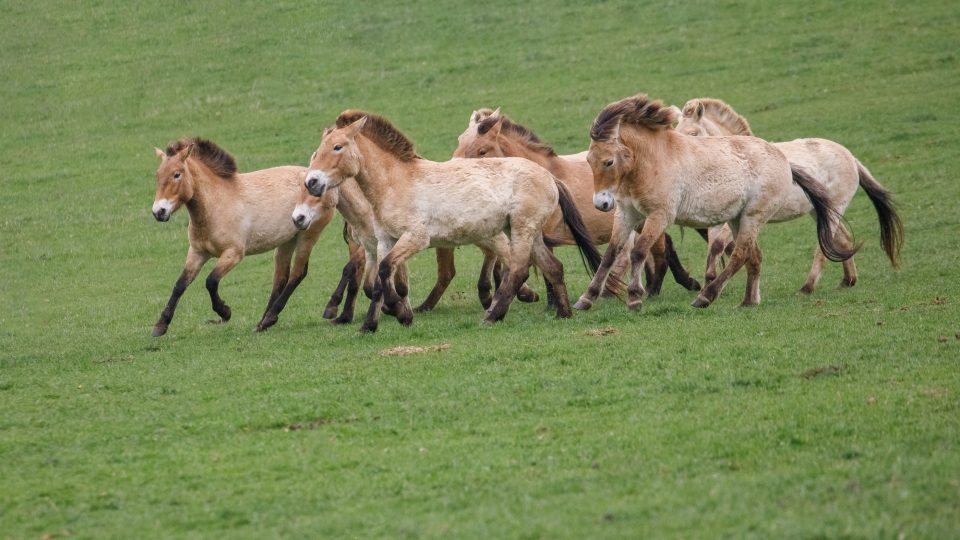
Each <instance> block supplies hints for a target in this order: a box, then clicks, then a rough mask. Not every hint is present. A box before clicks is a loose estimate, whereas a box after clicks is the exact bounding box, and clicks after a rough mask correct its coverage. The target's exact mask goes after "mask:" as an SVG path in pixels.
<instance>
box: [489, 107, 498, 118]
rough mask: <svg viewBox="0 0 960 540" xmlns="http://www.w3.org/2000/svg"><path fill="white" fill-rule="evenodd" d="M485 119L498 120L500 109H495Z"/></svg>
mask: <svg viewBox="0 0 960 540" xmlns="http://www.w3.org/2000/svg"><path fill="white" fill-rule="evenodd" d="M487 118H493V119H498V118H500V107H497V109H496V110H495V111H493V112H492V113H490V116H488V117H487Z"/></svg>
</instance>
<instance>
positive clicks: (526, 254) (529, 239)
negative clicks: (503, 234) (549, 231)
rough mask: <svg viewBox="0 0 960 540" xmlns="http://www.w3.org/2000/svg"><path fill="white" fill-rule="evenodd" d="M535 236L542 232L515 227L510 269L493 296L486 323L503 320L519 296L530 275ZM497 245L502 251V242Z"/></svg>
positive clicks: (485, 319)
mask: <svg viewBox="0 0 960 540" xmlns="http://www.w3.org/2000/svg"><path fill="white" fill-rule="evenodd" d="M535 234H540V231H539V230H537V229H533V230H523V229H522V228H521V227H515V228H514V229H513V230H512V232H511V238H510V255H509V261H510V268H509V269H508V270H507V271H506V272H505V273H504V276H503V282H502V283H501V284H500V286H499V287H497V292H496V293H494V295H493V303H491V305H490V309H488V310H487V316H486V317H485V318H484V319H483V321H484V322H485V323H495V322H497V321H500V320H503V318H504V316H506V314H507V310H508V309H509V308H510V304H511V303H512V302H513V299H514V298H515V297H516V296H517V290H518V289H519V288H520V285H521V284H523V282H525V281H526V280H527V277H528V276H529V275H530V255H531V251H532V248H533V238H534V235H535ZM497 244H498V245H497V248H498V249H502V242H498V243H497Z"/></svg>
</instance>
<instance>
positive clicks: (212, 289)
mask: <svg viewBox="0 0 960 540" xmlns="http://www.w3.org/2000/svg"><path fill="white" fill-rule="evenodd" d="M242 259H243V252H242V251H240V250H239V249H228V250H227V251H224V252H223V253H222V254H221V255H220V258H219V259H217V266H215V267H214V268H213V271H212V272H210V275H209V276H207V291H208V292H209V293H210V303H211V304H212V305H213V311H214V312H215V313H216V314H217V315H219V316H220V320H219V321H218V320H211V321H210V322H211V323H214V324H220V323H225V322H227V321H229V320H230V315H231V312H230V306H228V305H227V303H226V302H224V301H223V298H221V297H220V292H219V289H220V280H221V279H223V276H225V275H227V273H228V272H230V270H233V267H234V266H236V265H237V263H239V262H240V261H241V260H242Z"/></svg>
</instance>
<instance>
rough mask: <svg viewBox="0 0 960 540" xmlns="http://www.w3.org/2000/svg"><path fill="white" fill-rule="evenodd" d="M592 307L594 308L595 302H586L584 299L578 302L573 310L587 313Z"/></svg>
mask: <svg viewBox="0 0 960 540" xmlns="http://www.w3.org/2000/svg"><path fill="white" fill-rule="evenodd" d="M591 307H593V302H591V301H589V300H584V299H583V298H581V299H579V300H577V302H576V303H575V304H573V309H576V310H577V311H587V310H588V309H590V308H591Z"/></svg>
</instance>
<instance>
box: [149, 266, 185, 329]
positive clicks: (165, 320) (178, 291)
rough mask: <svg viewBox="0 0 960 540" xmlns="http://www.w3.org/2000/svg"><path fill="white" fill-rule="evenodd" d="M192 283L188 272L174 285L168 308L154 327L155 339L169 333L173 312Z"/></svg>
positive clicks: (164, 309)
mask: <svg viewBox="0 0 960 540" xmlns="http://www.w3.org/2000/svg"><path fill="white" fill-rule="evenodd" d="M190 281H191V280H190V278H189V276H188V275H187V273H186V272H183V273H181V274H180V277H178V278H177V282H176V283H175V284H174V285H173V292H172V293H171V294H170V300H168V301H167V305H166V307H164V308H163V311H162V312H161V313H160V319H159V320H157V324H155V325H154V326H153V337H160V336H162V335H164V334H166V333H167V327H169V326H170V321H172V320H173V312H174V311H176V310H177V302H179V301H180V297H181V296H183V293H184V291H186V290H187V286H188V285H190Z"/></svg>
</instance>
